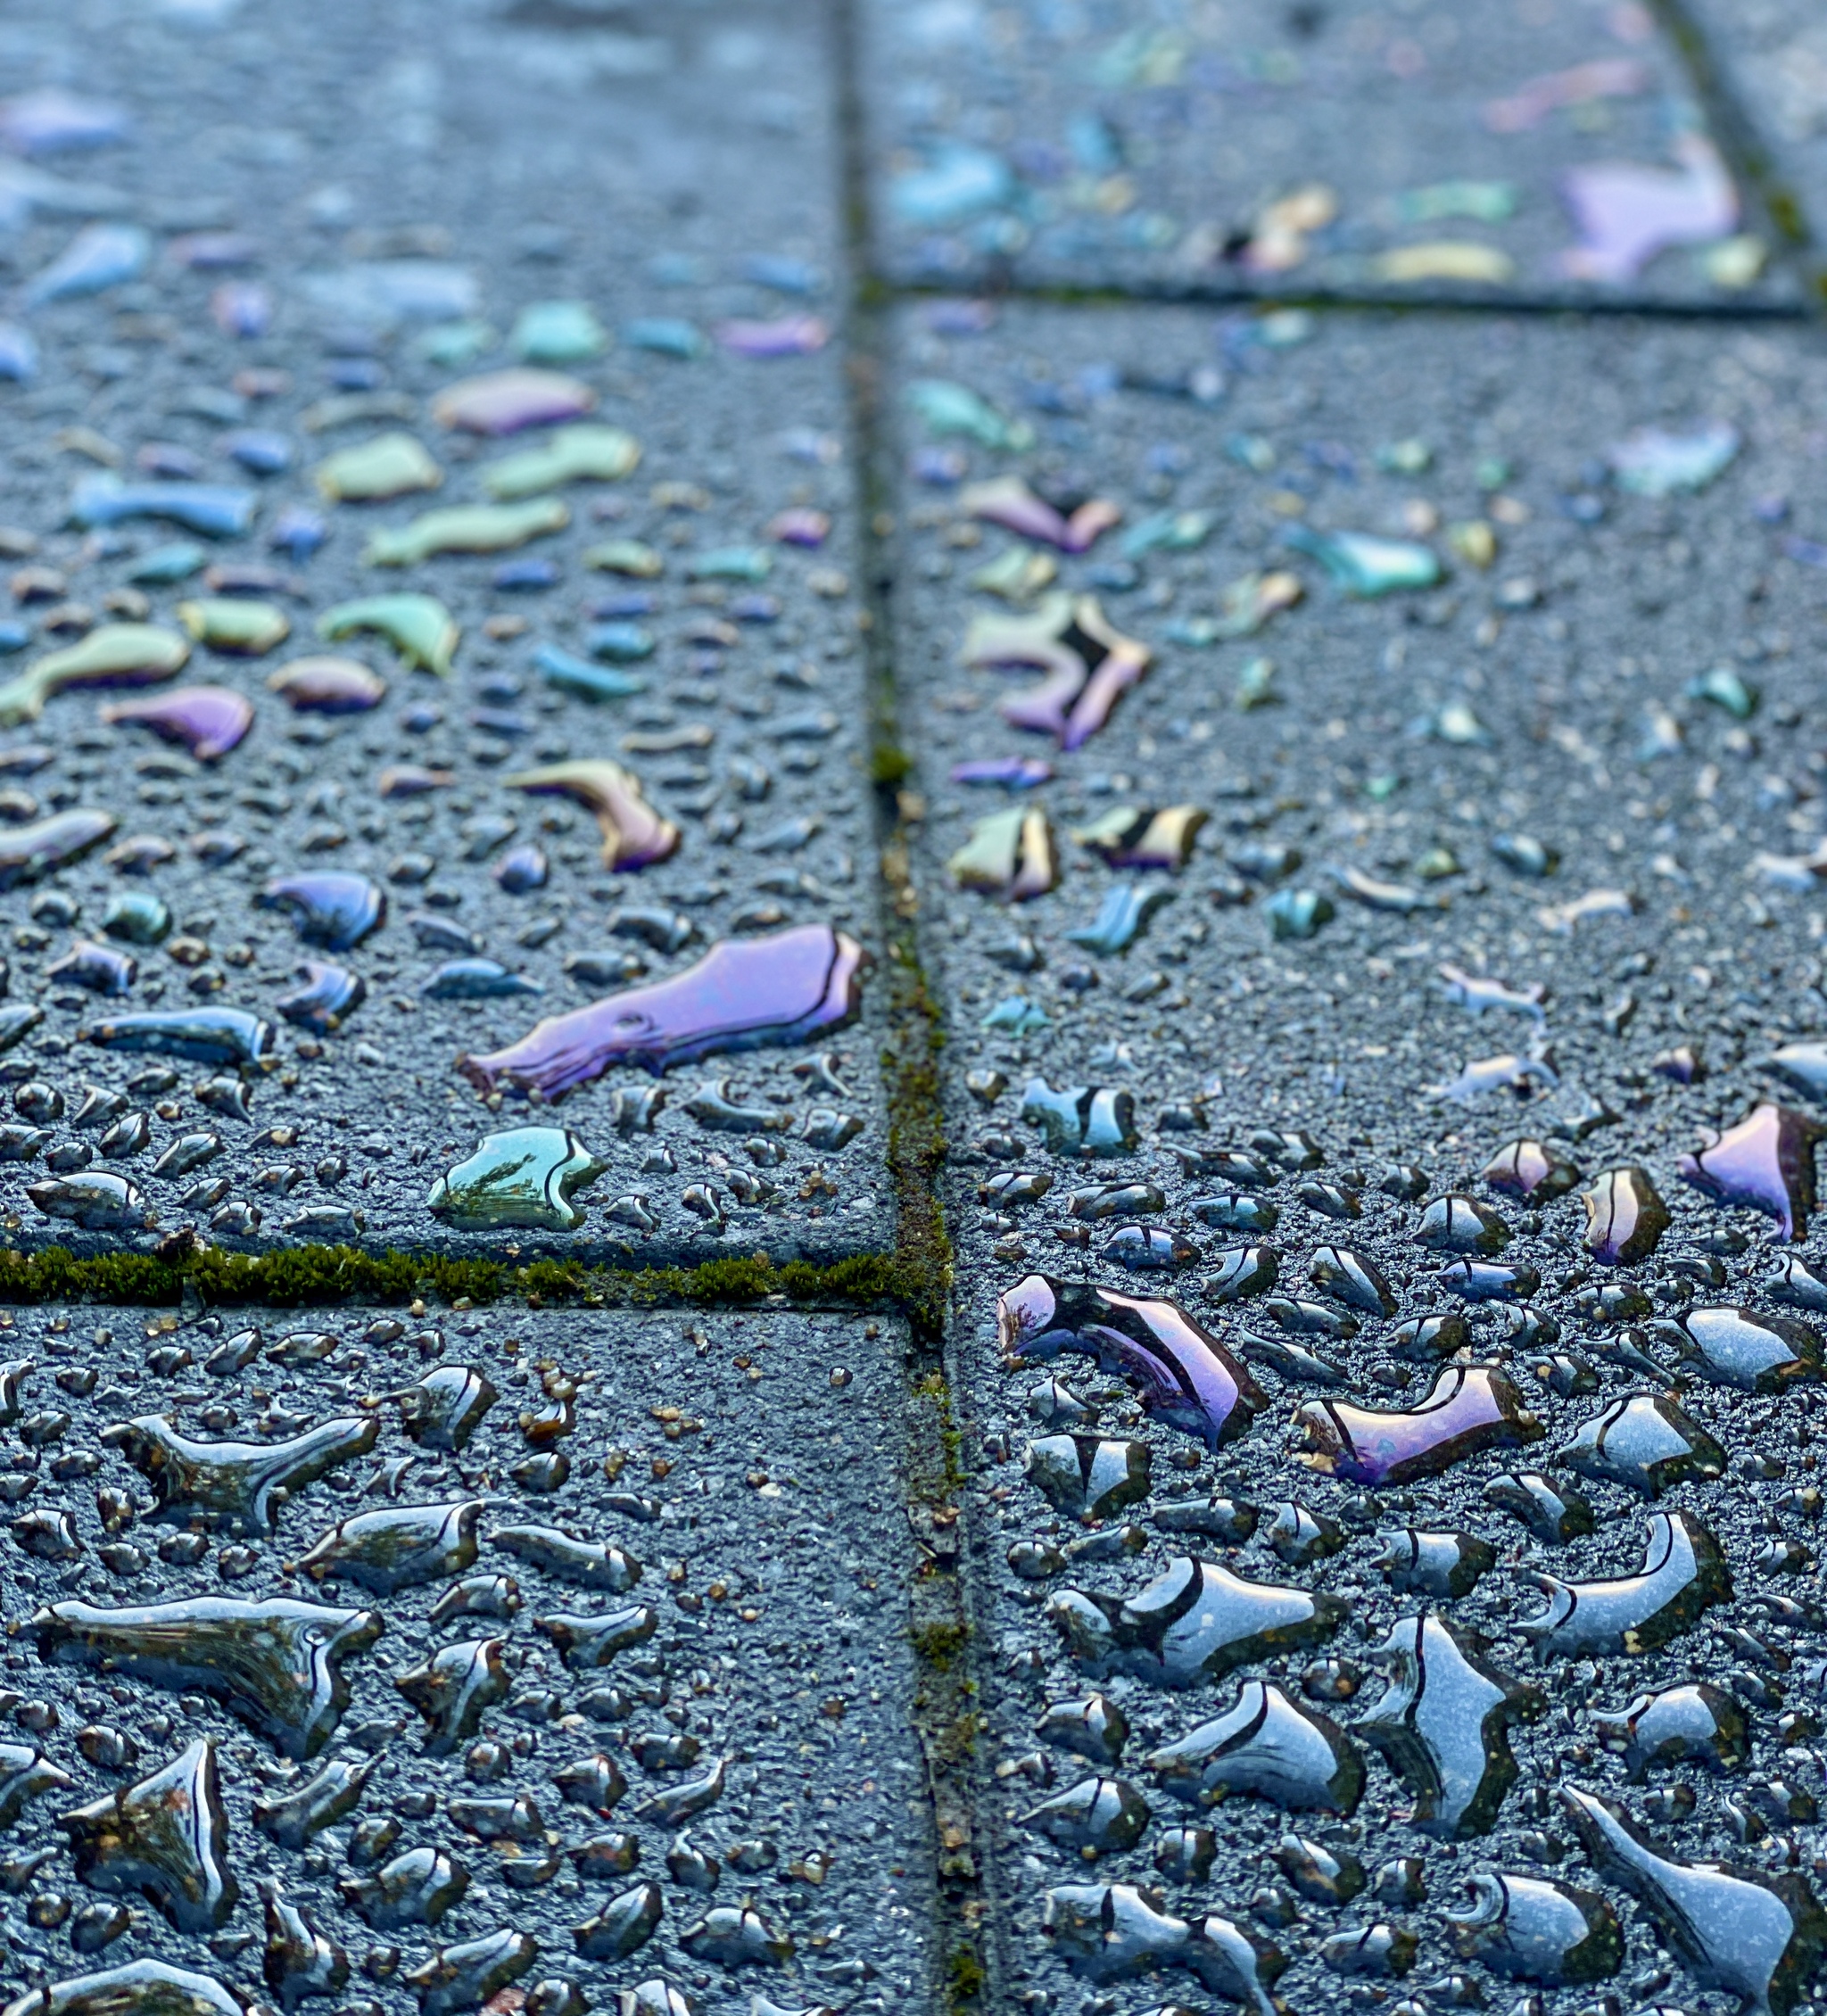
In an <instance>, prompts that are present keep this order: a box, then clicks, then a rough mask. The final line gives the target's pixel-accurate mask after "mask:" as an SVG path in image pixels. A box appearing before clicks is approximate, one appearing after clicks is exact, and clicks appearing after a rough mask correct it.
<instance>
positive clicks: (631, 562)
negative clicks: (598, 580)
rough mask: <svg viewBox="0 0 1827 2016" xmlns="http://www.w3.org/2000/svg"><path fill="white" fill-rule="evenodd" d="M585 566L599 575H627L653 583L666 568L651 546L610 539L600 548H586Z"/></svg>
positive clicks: (632, 541)
mask: <svg viewBox="0 0 1827 2016" xmlns="http://www.w3.org/2000/svg"><path fill="white" fill-rule="evenodd" d="M583 564H584V566H587V567H594V568H596V570H597V571H598V572H599V574H627V575H629V576H631V577H632V579H634V580H636V581H652V580H653V579H654V578H655V576H656V575H657V574H659V573H660V571H661V569H662V568H663V567H664V566H665V561H664V560H662V559H661V558H660V557H659V555H658V554H657V552H656V551H655V550H654V549H653V548H652V547H651V546H648V545H644V544H643V543H642V542H641V541H640V540H638V539H608V540H605V541H603V543H602V544H601V545H600V546H586V547H585V548H584V549H583Z"/></svg>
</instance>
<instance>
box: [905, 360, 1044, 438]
mask: <svg viewBox="0 0 1827 2016" xmlns="http://www.w3.org/2000/svg"><path fill="white" fill-rule="evenodd" d="M907 403H908V405H909V406H910V407H912V408H913V409H914V413H915V415H916V416H917V417H919V420H920V422H921V424H922V426H924V427H925V429H926V431H927V433H928V434H933V435H936V436H943V435H946V434H965V435H968V436H969V438H970V439H971V440H972V441H975V442H981V444H982V445H983V446H984V447H985V448H1006V449H1014V450H1021V449H1025V448H1031V447H1032V446H1033V444H1034V429H1033V428H1032V427H1030V426H1029V425H1028V423H1027V422H1026V421H1025V420H1004V418H1003V417H1002V415H1001V414H1000V413H998V412H997V411H996V409H995V407H993V406H992V405H990V404H989V402H988V401H987V400H984V399H980V398H979V397H978V396H977V394H976V393H975V392H972V391H971V388H970V386H969V385H960V384H954V383H953V382H952V381H951V380H950V379H949V378H916V379H914V383H913V384H910V385H909V386H908V387H907Z"/></svg>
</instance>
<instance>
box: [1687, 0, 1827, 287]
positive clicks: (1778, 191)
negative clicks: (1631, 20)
mask: <svg viewBox="0 0 1827 2016" xmlns="http://www.w3.org/2000/svg"><path fill="white" fill-rule="evenodd" d="M1649 6H1650V12H1652V13H1653V14H1654V15H1655V16H1656V19H1657V23H1658V26H1659V27H1660V29H1662V32H1663V34H1664V35H1665V36H1666V37H1667V38H1668V40H1669V41H1670V42H1671V43H1672V44H1673V45H1674V48H1675V50H1676V52H1677V53H1678V54H1679V55H1680V57H1681V60H1682V62H1683V63H1684V64H1685V65H1686V66H1687V71H1688V80H1689V82H1690V83H1691V85H1692V87H1693V91H1694V95H1695V96H1696V97H1697V98H1698V99H1699V102H1700V105H1701V108H1702V110H1703V111H1704V112H1705V113H1706V115H1707V126H1708V128H1710V129H1711V131H1712V132H1713V134H1714V136H1715V138H1716V139H1717V141H1718V143H1719V146H1720V151H1721V152H1722V153H1724V156H1725V158H1726V161H1727V163H1728V165H1729V166H1730V167H1731V169H1732V174H1733V177H1734V178H1735V179H1736V180H1737V182H1738V184H1739V186H1740V188H1747V189H1749V190H1750V191H1751V192H1752V193H1753V194H1754V195H1755V197H1756V199H1757V204H1758V206H1759V208H1760V209H1761V210H1762V211H1763V216H1764V221H1765V222H1766V223H1767V224H1768V225H1769V227H1770V229H1771V230H1772V231H1773V233H1775V234H1776V235H1777V236H1778V237H1779V238H1780V239H1781V240H1782V244H1783V245H1784V247H1785V249H1786V250H1787V251H1788V252H1789V253H1790V256H1791V258H1792V259H1793V260H1794V261H1795V262H1796V264H1797V265H1798V267H1799V269H1800V270H1801V273H1802V276H1803V278H1804V280H1805V282H1806V289H1807V305H1808V307H1809V308H1810V309H1811V310H1813V312H1815V314H1819V313H1822V312H1823V310H1827V267H1823V260H1822V256H1821V246H1820V244H1819V241H1818V240H1817V239H1816V237H1815V233H1814V232H1813V230H1812V229H1811V228H1810V227H1809V223H1808V218H1807V213H1806V211H1805V210H1804V208H1803V207H1802V203H1801V200H1800V198H1799V197H1798V195H1797V194H1796V192H1795V191H1794V189H1792V188H1791V187H1790V185H1789V183H1788V181H1787V180H1786V179H1785V178H1784V177H1783V175H1782V170H1781V169H1780V168H1779V167H1778V165H1777V162H1776V159H1775V156H1774V154H1773V152H1772V150H1771V149H1770V148H1769V147H1768V146H1767V145H1765V140H1764V137H1763V135H1762V133H1761V131H1760V130H1759V128H1758V123H1757V120H1756V118H1755V117H1754V116H1753V115H1752V113H1751V112H1749V110H1748V108H1747V107H1746V106H1744V105H1741V104H1740V103H1739V101H1738V98H1737V96H1736V95H1735V94H1734V93H1733V91H1732V87H1731V86H1730V85H1729V84H1728V83H1727V81H1726V78H1725V74H1724V69H1723V67H1722V66H1721V64H1720V62H1719V59H1718V57H1717V56H1716V54H1715V52H1714V49H1713V45H1712V44H1711V42H1710V40H1709V39H1708V37H1707V32H1706V30H1705V29H1703V28H1702V27H1701V26H1700V24H1699V21H1697V20H1696V19H1695V18H1694V16H1693V14H1692V12H1691V11H1690V9H1689V7H1688V4H1687V0H1649Z"/></svg>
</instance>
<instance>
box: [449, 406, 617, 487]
mask: <svg viewBox="0 0 1827 2016" xmlns="http://www.w3.org/2000/svg"><path fill="white" fill-rule="evenodd" d="M640 461H641V443H640V442H638V441H636V440H635V438H634V436H633V435H632V434H624V433H623V431H622V430H621V428H620V427H599V426H591V425H589V424H588V423H582V424H580V425H578V426H575V427H560V428H559V429H558V433H557V434H554V435H553V436H552V438H551V439H550V441H549V442H546V443H545V444H544V445H543V446H542V447H539V448H529V449H526V450H523V452H521V453H520V454H518V455H509V456H508V457H506V458H505V459H502V460H501V461H500V462H496V463H494V464H492V466H491V467H488V468H486V469H484V471H483V475H482V483H483V488H484V490H485V491H487V492H488V493H489V495H490V496H491V497H494V498H500V499H501V500H508V499H512V498H517V497H532V496H534V495H535V494H537V492H540V491H542V490H557V489H558V487H559V486H560V485H561V484H564V483H615V482H616V481H617V480H618V479H619V478H621V477H623V476H626V475H632V474H633V472H634V470H635V468H636V467H637V466H638V465H639V463H640Z"/></svg>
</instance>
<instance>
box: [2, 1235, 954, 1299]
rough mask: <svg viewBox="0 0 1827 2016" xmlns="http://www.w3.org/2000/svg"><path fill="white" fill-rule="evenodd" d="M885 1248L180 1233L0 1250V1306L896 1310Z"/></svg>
mask: <svg viewBox="0 0 1827 2016" xmlns="http://www.w3.org/2000/svg"><path fill="white" fill-rule="evenodd" d="M912 1299H914V1298H912V1297H910V1295H909V1293H908V1290H907V1285H906V1277H905V1269H904V1268H903V1266H902V1263H901V1262H900V1260H898V1258H897V1256H896V1255H894V1254H890V1253H856V1254H852V1255H850V1256H849V1257H847V1259H844V1260H837V1261H833V1262H831V1264H829V1265H826V1266H816V1265H814V1264H813V1263H812V1262H810V1261H806V1260H785V1261H778V1262H777V1261H775V1260H772V1259H770V1258H769V1256H768V1255H766V1254H765V1253H755V1254H732V1255H729V1256H726V1257H724V1258H722V1259H718V1260H706V1261H704V1262H703V1263H702V1264H701V1265H699V1266H698V1267H693V1268H682V1267H665V1268H591V1267H583V1266H579V1265H577V1264H575V1262H570V1261H565V1260H530V1261H527V1262H525V1264H517V1263H516V1262H514V1261H512V1260H484V1259H475V1260H470V1259H465V1260H452V1259H450V1258H448V1257H446V1256H443V1255H440V1254H435V1253H425V1252H404V1251H399V1250H394V1251H390V1252H379V1253H373V1252H364V1251H363V1250H362V1249H360V1248H359V1247H355V1246H302V1247H298V1248H296V1249H293V1250H291V1251H286V1252H269V1253H258V1254H245V1253H227V1252H221V1251H219V1249H216V1248H213V1247H210V1246H207V1245H204V1244H203V1243H201V1242H199V1241H196V1240H194V1239H187V1238H186V1235H182V1234H179V1235H176V1236H175V1237H174V1238H173V1239H172V1240H169V1241H167V1242H165V1243H162V1244H161V1246H160V1247H159V1248H158V1249H157V1250H155V1251H154V1252H147V1253H104V1254H93V1255H83V1256H79V1255H77V1254H75V1253H72V1252H70V1250H69V1249H68V1248H67V1247H62V1246H51V1247H46V1248H45V1249H43V1250H42V1251H40V1252H31V1253H22V1252H16V1251H13V1252H0V1306H5V1305H14V1306H29V1305H34V1304H38V1303H45V1302H89V1303H114V1304H120V1305H124V1306H131V1307H135V1308H177V1307H180V1306H189V1305H191V1304H193V1303H195V1304H201V1305H203V1306H211V1307H223V1308H229V1307H243V1308H269V1309H296V1308H301V1307H305V1306H324V1305H328V1304H333V1303H337V1302H348V1301H360V1302H368V1303H375V1304H379V1305H384V1306H390V1307H391V1306H395V1305H404V1304H407V1303H410V1302H419V1303H427V1304H428V1303H431V1302H434V1301H435V1302H439V1303H442V1304H443V1305H445V1306H447V1307H452V1308H459V1309H460V1308H464V1307H473V1306H475V1305H477V1304H482V1303H490V1302H508V1301H512V1302H519V1303H522V1304H524V1305H525V1306H526V1307H527V1308H530V1309H538V1308H541V1307H544V1306H547V1305H565V1304H571V1305H576V1306H581V1307H584V1308H602V1309H610V1308H627V1309H648V1308H668V1307H676V1308H683V1309H706V1310H708V1309H716V1308H728V1307H738V1306H750V1307H752V1306H765V1307H770V1308H802V1309H806V1310H814V1309H833V1310H837V1309H849V1310H861V1309H865V1308H867V1309H880V1310H900V1309H901V1308H902V1307H903V1306H904V1305H905V1304H906V1303H907V1302H908V1301H910V1300H912Z"/></svg>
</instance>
